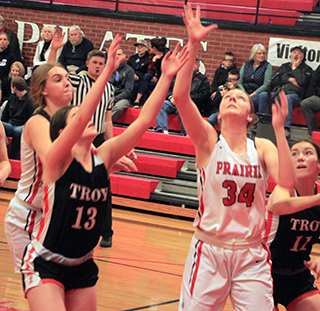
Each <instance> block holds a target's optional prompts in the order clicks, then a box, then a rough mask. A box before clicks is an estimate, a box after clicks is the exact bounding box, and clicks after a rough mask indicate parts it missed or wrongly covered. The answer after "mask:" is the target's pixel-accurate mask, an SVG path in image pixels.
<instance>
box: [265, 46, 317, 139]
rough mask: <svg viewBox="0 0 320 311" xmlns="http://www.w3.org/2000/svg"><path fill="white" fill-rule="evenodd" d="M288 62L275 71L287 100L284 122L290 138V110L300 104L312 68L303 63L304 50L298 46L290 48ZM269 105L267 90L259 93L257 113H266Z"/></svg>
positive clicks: (287, 135)
mask: <svg viewBox="0 0 320 311" xmlns="http://www.w3.org/2000/svg"><path fill="white" fill-rule="evenodd" d="M290 60H291V61H290V62H288V63H284V64H282V65H281V66H280V68H279V69H278V70H277V71H276V73H275V74H276V75H278V76H279V81H281V82H279V83H281V84H283V90H284V92H285V94H286V97H287V100H288V109H289V111H288V117H287V120H286V123H285V132H286V137H287V138H290V136H291V133H290V127H291V120H292V110H293V108H295V107H299V106H300V102H301V100H302V99H303V98H304V96H305V94H306V91H307V89H308V86H309V82H310V79H311V75H312V68H311V67H310V66H308V65H307V64H306V63H305V55H304V50H302V48H301V47H300V46H296V47H294V48H292V50H291V54H290ZM268 105H269V98H268V92H262V93H260V94H259V113H267V112H268Z"/></svg>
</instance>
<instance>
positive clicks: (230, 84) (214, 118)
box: [208, 69, 240, 127]
mask: <svg viewBox="0 0 320 311" xmlns="http://www.w3.org/2000/svg"><path fill="white" fill-rule="evenodd" d="M239 81H240V73H239V71H238V70H237V69H232V70H230V71H229V74H228V78H227V80H226V83H225V84H224V85H223V86H222V87H223V89H222V90H221V91H220V90H219V89H218V91H217V94H216V96H215V97H216V98H217V104H218V110H219V107H220V102H221V100H222V97H223V96H224V95H225V94H226V93H227V92H228V91H230V90H233V89H237V88H239V85H238V84H239ZM220 88H221V87H220ZM218 114H219V112H214V113H212V114H211V115H210V116H209V118H208V122H209V123H210V124H211V125H212V126H213V127H214V126H215V124H217V123H218Z"/></svg>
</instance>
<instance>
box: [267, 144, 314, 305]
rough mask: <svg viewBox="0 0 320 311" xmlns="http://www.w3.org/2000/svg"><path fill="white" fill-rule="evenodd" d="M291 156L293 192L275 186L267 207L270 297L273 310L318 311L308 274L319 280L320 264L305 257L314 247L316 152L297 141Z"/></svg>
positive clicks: (312, 278) (307, 256)
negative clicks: (271, 285)
mask: <svg viewBox="0 0 320 311" xmlns="http://www.w3.org/2000/svg"><path fill="white" fill-rule="evenodd" d="M291 155H292V159H293V163H294V168H295V173H296V179H297V182H296V186H295V189H286V188H282V187H280V186H279V185H278V186H276V187H275V189H274V190H273V192H272V194H271V196H270V198H269V200H268V204H267V208H268V221H267V223H268V227H267V229H266V234H265V237H264V239H265V241H266V242H267V243H268V244H269V243H271V245H270V251H271V259H272V278H273V286H274V292H273V297H274V302H275V306H276V307H278V304H282V305H283V306H285V307H286V309H287V310H289V311H317V310H320V295H319V293H320V292H319V290H318V288H317V286H316V285H315V277H314V276H313V274H312V273H311V271H313V272H314V273H315V274H316V275H317V277H319V275H320V259H317V260H310V253H311V250H312V246H313V245H314V244H315V243H318V242H319V224H320V195H319V193H320V191H319V190H320V187H319V186H320V185H319V184H318V183H317V178H318V173H319V169H320V148H319V146H318V145H317V144H316V143H315V142H313V141H311V140H308V139H302V140H298V141H296V142H295V143H294V144H293V145H292V147H291ZM273 238H274V239H273Z"/></svg>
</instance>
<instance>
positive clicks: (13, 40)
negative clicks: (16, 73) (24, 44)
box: [4, 28, 22, 62]
mask: <svg viewBox="0 0 320 311" xmlns="http://www.w3.org/2000/svg"><path fill="white" fill-rule="evenodd" d="M4 32H5V33H6V34H7V35H8V36H9V41H10V43H9V46H10V47H11V49H12V51H13V53H14V55H15V56H16V58H17V60H18V61H19V62H21V61H22V59H21V52H20V46H19V40H18V37H17V35H16V34H15V33H14V32H13V31H12V30H11V29H8V28H5V29H4Z"/></svg>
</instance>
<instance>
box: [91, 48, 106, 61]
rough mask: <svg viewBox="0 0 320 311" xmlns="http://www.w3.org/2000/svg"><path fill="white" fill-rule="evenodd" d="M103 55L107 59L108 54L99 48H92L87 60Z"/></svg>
mask: <svg viewBox="0 0 320 311" xmlns="http://www.w3.org/2000/svg"><path fill="white" fill-rule="evenodd" d="M95 56H97V57H101V58H104V59H106V54H105V53H103V52H102V51H99V50H92V51H90V52H89V53H88V56H87V60H88V61H89V60H90V59H91V58H92V57H95Z"/></svg>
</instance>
